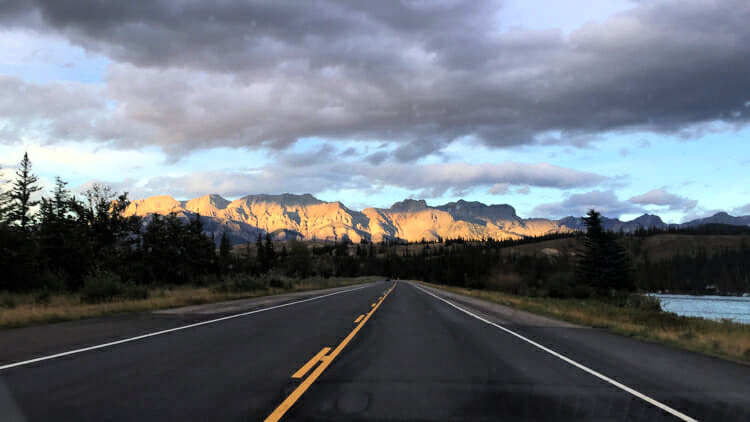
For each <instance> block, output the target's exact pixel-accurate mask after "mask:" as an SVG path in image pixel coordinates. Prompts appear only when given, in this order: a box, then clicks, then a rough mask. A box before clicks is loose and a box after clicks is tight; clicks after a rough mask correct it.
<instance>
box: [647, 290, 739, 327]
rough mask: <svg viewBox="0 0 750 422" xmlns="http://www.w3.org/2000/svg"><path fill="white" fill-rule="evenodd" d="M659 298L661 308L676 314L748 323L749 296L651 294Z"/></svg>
mask: <svg viewBox="0 0 750 422" xmlns="http://www.w3.org/2000/svg"><path fill="white" fill-rule="evenodd" d="M651 296H654V297H658V298H659V299H661V308H662V309H663V310H665V311H667V312H674V313H676V314H677V315H684V316H694V317H701V318H707V319H716V320H719V319H722V318H725V319H731V320H732V321H736V322H741V323H743V324H750V297H737V296H690V295H666V294H652V295H651Z"/></svg>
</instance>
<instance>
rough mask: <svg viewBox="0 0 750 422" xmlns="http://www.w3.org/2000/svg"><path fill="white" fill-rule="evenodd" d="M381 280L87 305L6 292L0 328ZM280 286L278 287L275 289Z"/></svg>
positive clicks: (238, 288) (235, 285)
mask: <svg viewBox="0 0 750 422" xmlns="http://www.w3.org/2000/svg"><path fill="white" fill-rule="evenodd" d="M376 279H377V277H357V278H336V277H332V278H327V279H326V278H322V277H320V278H318V277H313V278H306V279H301V280H291V279H286V278H279V277H275V278H273V279H272V280H271V281H270V282H269V279H266V278H259V277H253V278H245V279H242V280H237V279H234V280H230V281H228V282H225V283H220V284H217V285H214V286H210V287H201V286H173V287H166V286H162V287H153V288H150V289H149V290H148V294H147V297H146V298H144V299H125V298H120V297H115V298H111V299H110V300H106V301H102V302H100V303H86V302H84V301H82V300H81V296H80V294H71V293H59V294H56V293H51V294H50V293H42V294H40V293H8V292H0V328H16V327H25V326H29V325H37V324H47V323H53V322H61V321H72V320H77V319H82V318H92V317H100V316H105V315H114V314H122V313H129V312H147V311H154V310H157V309H167V308H175V307H180V306H187V305H198V304H203V303H213V302H221V301H225V300H233V299H244V298H252V297H259V296H268V295H276V294H281V293H290V292H300V291H307V290H317V289H325V288H330V287H339V286H347V285H353V284H359V283H366V282H370V281H374V280H376ZM271 285H275V286H277V287H271Z"/></svg>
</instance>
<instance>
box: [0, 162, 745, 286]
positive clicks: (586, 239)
mask: <svg viewBox="0 0 750 422" xmlns="http://www.w3.org/2000/svg"><path fill="white" fill-rule="evenodd" d="M40 191H41V186H40V184H39V180H38V178H37V177H36V176H35V175H34V173H33V171H32V166H31V162H30V160H29V157H28V155H26V154H24V157H23V159H22V161H21V163H20V165H19V166H18V170H17V171H16V174H15V179H14V180H13V181H12V183H11V184H10V189H9V190H7V191H3V190H0V268H2V269H3V271H2V278H0V290H7V291H30V290H57V291H61V290H64V291H80V290H82V289H83V290H85V289H89V290H91V291H92V292H93V293H92V295H93V296H92V297H93V298H94V300H96V297H99V296H101V297H108V296H113V295H117V294H125V295H131V296H134V297H138V296H140V295H143V294H144V293H143V292H144V290H143V289H139V286H150V285H155V284H167V285H179V284H197V285H211V284H215V283H219V282H222V281H224V280H233V279H238V278H237V277H236V276H237V275H250V276H261V275H265V276H271V278H272V279H273V280H275V279H274V278H273V277H275V276H277V275H278V276H285V277H287V278H292V279H300V278H305V277H310V276H320V277H332V276H337V277H354V276H361V275H381V276H385V277H392V278H403V279H419V280H424V281H427V282H432V283H438V284H448V285H455V286H464V287H472V288H480V289H496V290H503V291H507V292H511V293H517V294H526V295H544V296H554V297H590V296H598V297H616V296H618V295H622V294H626V293H628V292H632V291H634V290H639V289H640V290H645V291H657V290H670V291H675V292H696V293H697V292H704V291H705V290H706V286H715V289H716V290H719V291H722V292H747V291H750V280H749V279H748V278H749V277H750V267H749V265H750V264H749V263H750V246H748V245H747V243H743V246H742V247H741V248H739V249H726V250H725V249H719V250H712V251H711V252H712V253H710V254H709V253H706V251H703V252H701V251H698V252H697V253H692V254H690V255H680V254H675V255H673V256H671V257H669V258H667V259H661V260H653V259H650V258H649V257H648V256H643V252H642V251H640V250H639V247H640V246H639V245H640V243H639V242H638V241H633V239H636V240H638V239H643V238H646V237H650V236H656V235H658V233H656V232H655V231H639V232H637V233H635V234H631V235H626V234H622V233H619V234H618V233H612V232H608V231H605V230H603V229H602V225H601V216H600V215H599V213H597V212H596V211H594V210H592V211H591V212H589V214H588V215H587V216H586V217H584V224H585V226H586V228H587V230H586V231H585V232H583V233H581V232H574V233H562V234H551V235H547V236H543V237H540V238H524V239H518V240H496V239H484V240H482V241H470V240H466V239H461V238H456V239H444V240H442V241H440V242H426V241H423V242H417V243H406V242H398V241H385V242H380V243H373V242H371V241H368V240H367V239H363V240H362V242H361V243H359V244H353V243H352V242H349V241H342V242H337V243H320V244H311V243H307V242H302V241H298V240H292V241H288V242H276V243H274V242H273V239H272V234H271V233H264V234H263V236H259V237H258V238H257V241H256V242H254V243H253V242H250V243H248V244H246V245H242V246H234V247H233V246H232V245H231V244H230V242H229V239H228V238H227V236H226V234H225V233H224V234H222V236H221V238H220V239H214V238H213V237H209V236H207V235H206V234H205V233H204V231H203V224H202V221H201V217H200V215H193V216H192V217H187V218H186V217H185V216H178V215H176V214H171V215H167V216H161V215H149V216H146V217H139V216H125V215H124V211H125V210H126V208H127V207H128V205H129V203H130V201H129V199H128V194H127V193H116V192H114V191H112V189H111V188H109V187H107V186H103V185H94V186H92V187H91V188H90V189H88V190H86V191H85V192H83V193H82V194H80V196H77V195H74V194H73V193H72V192H71V191H70V190H69V189H68V188H67V184H66V182H65V181H63V180H62V179H60V178H59V177H58V178H56V180H55V185H54V188H53V189H52V192H51V193H50V194H49V195H43V196H41V198H40V199H36V197H37V196H38V194H39V192H40ZM701 230H705V229H701ZM717 230H719V231H724V230H726V229H725V228H718V229H717ZM730 231H731V230H730ZM697 232H700V230H698V231H697ZM543 241H558V242H567V243H569V244H570V245H571V246H570V247H569V248H567V249H565V250H562V251H556V252H555V251H546V252H545V251H544V250H541V251H537V252H536V253H526V254H522V253H518V252H517V248H521V247H527V246H526V245H532V246H530V247H535V246H534V245H533V244H534V243H538V242H543ZM217 244H218V248H217V247H216V245H217ZM539 249H541V248H539ZM547 252H549V253H547ZM553 252H554V253H553ZM276 283H277V284H279V283H280V282H278V281H276ZM279 285H280V284H279ZM102 291H103V293H97V292H102ZM113 292H114V293H113ZM118 292H119V293H118ZM97 295H99V296H97Z"/></svg>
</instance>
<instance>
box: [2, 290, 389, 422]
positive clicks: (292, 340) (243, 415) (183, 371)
mask: <svg viewBox="0 0 750 422" xmlns="http://www.w3.org/2000/svg"><path fill="white" fill-rule="evenodd" d="M390 286H391V283H383V282H381V283H374V284H372V285H369V286H367V287H365V288H363V289H360V290H356V291H351V292H346V293H342V294H338V295H335V296H330V297H327V298H324V299H320V300H316V301H309V302H304V303H299V304H296V305H293V306H287V307H283V308H278V309H274V310H270V311H267V312H262V313H256V314H252V315H247V316H244V317H240V318H234V319H230V320H224V321H221V322H218V323H214V324H208V325H202V326H198V327H194V328H190V329H185V330H182V331H177V332H172V333H167V334H164V335H159V336H156V337H152V338H148V339H145V340H142V341H134V342H129V343H124V344H119V345H116V346H113V347H108V348H104V349H98V350H92V351H87V352H85V353H80V354H75V355H71V356H65V357H61V358H58V359H53V360H47V361H43V362H37V363H32V364H29V365H25V366H22V367H15V368H10V369H7V370H5V371H2V372H0V383H2V384H3V385H4V386H5V388H6V389H7V390H8V392H9V394H10V395H11V400H12V402H14V403H15V404H16V405H17V407H18V409H20V411H21V413H22V414H23V415H24V416H25V418H26V420H29V421H36V420H39V421H55V420H79V421H88V420H91V421H101V420H196V419H198V420H262V419H263V418H264V417H265V416H266V415H268V414H269V413H270V412H271V411H272V410H273V408H274V407H275V405H277V404H278V403H280V402H281V401H282V400H283V399H284V398H285V397H286V396H287V395H288V393H289V392H290V391H292V390H293V389H294V388H295V387H296V385H297V384H298V383H299V381H298V380H295V379H293V378H291V375H292V374H293V372H294V371H296V370H297V369H298V368H299V367H301V366H302V365H303V364H304V363H305V362H307V361H308V360H309V359H310V357H311V356H313V355H314V354H315V353H316V352H318V351H319V350H320V349H321V348H322V347H325V346H327V345H330V344H337V343H338V342H340V341H341V339H342V338H343V337H344V336H346V334H347V333H349V332H350V331H351V329H352V327H353V325H354V323H353V321H354V319H355V318H356V317H357V316H358V315H360V314H361V313H362V312H363V311H367V310H368V309H370V304H371V303H372V302H373V301H375V300H377V298H378V297H380V296H381V295H382V294H383V292H384V291H385V290H386V289H388V288H389V287H390ZM0 390H1V389H0ZM0 402H2V401H1V400H0Z"/></svg>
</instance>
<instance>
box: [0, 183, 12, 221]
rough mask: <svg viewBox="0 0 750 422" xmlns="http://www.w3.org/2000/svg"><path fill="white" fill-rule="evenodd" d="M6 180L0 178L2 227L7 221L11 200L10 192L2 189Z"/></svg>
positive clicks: (0, 216) (0, 218)
mask: <svg viewBox="0 0 750 422" xmlns="http://www.w3.org/2000/svg"><path fill="white" fill-rule="evenodd" d="M6 182H7V181H6V180H4V179H0V227H2V225H3V224H5V223H6V221H7V220H6V219H7V214H8V205H9V202H10V198H9V195H8V192H6V191H5V190H3V189H2V186H3V185H5V183H6Z"/></svg>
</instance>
